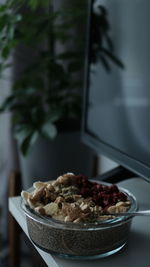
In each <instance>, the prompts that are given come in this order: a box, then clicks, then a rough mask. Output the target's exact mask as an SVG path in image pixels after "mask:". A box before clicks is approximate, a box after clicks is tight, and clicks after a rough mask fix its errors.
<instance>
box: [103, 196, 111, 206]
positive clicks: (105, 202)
mask: <svg viewBox="0 0 150 267" xmlns="http://www.w3.org/2000/svg"><path fill="white" fill-rule="evenodd" d="M102 203H103V207H106V206H108V205H109V204H110V196H109V195H105V197H103V200H102Z"/></svg>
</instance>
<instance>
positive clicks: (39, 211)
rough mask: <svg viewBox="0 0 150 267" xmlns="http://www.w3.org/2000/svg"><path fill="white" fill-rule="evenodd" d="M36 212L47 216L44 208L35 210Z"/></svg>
mask: <svg viewBox="0 0 150 267" xmlns="http://www.w3.org/2000/svg"><path fill="white" fill-rule="evenodd" d="M34 210H35V212H37V213H39V214H41V215H45V209H44V208H43V207H39V206H38V207H36V208H35V209H34Z"/></svg>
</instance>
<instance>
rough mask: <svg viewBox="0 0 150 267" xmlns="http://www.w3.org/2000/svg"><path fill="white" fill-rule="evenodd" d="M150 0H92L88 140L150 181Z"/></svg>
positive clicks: (86, 116)
mask: <svg viewBox="0 0 150 267" xmlns="http://www.w3.org/2000/svg"><path fill="white" fill-rule="evenodd" d="M149 10H150V1H149V0H144V1H143V0H133V1H130V0H95V1H89V23H88V42H87V43H88V51H87V55H88V57H87V58H86V68H85V69H86V73H85V99H84V100H85V101H84V108H85V110H84V116H83V141H84V142H85V143H87V144H88V145H90V146H91V147H92V148H94V149H95V150H97V151H98V153H100V154H104V155H106V156H107V157H109V158H110V159H113V160H114V161H116V162H117V163H119V164H121V165H122V166H124V167H126V168H127V169H129V170H131V171H133V172H135V173H137V174H138V175H140V176H142V177H145V178H146V179H147V180H149V181H150V28H149V23H150V17H149Z"/></svg>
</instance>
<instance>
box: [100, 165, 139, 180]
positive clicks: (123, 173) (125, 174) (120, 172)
mask: <svg viewBox="0 0 150 267" xmlns="http://www.w3.org/2000/svg"><path fill="white" fill-rule="evenodd" d="M133 177H137V175H136V174H135V173H133V172H131V171H129V170H127V169H126V168H124V167H122V166H118V167H116V168H114V169H112V170H110V171H108V172H105V173H104V174H102V175H98V176H97V177H96V179H98V180H101V181H105V182H108V183H112V184H113V183H118V182H120V181H123V180H126V179H129V178H133Z"/></svg>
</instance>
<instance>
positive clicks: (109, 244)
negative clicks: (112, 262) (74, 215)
mask: <svg viewBox="0 0 150 267" xmlns="http://www.w3.org/2000/svg"><path fill="white" fill-rule="evenodd" d="M92 181H95V180H92ZM96 182H97V183H101V184H103V185H110V184H108V183H104V182H101V181H96ZM118 188H119V190H120V191H121V192H124V193H125V194H127V195H128V199H129V200H130V202H131V207H130V209H129V211H136V210H137V201H136V198H135V197H134V196H133V195H132V194H131V193H130V192H129V191H128V190H126V189H123V188H121V187H118ZM33 190H34V188H33V187H32V188H30V189H29V190H27V191H28V192H32V191H33ZM21 207H22V209H23V212H24V213H25V215H26V221H27V228H28V232H29V236H30V238H31V240H32V241H33V242H34V244H35V245H36V246H38V247H39V248H41V249H42V250H44V251H46V252H49V253H51V254H55V255H58V256H61V257H65V258H74V259H96V258H103V257H106V256H109V255H111V254H114V253H116V252H118V251H119V250H120V249H121V248H123V247H124V246H125V244H126V243H127V240H128V235H129V233H130V228H131V223H132V219H133V216H131V215H129V216H119V217H114V218H111V219H107V220H103V221H101V222H98V223H72V222H61V221H57V220H55V219H51V218H50V219H47V218H46V217H43V216H41V215H39V214H36V213H35V212H34V211H32V210H31V209H30V208H29V207H28V206H26V205H25V203H24V201H23V200H22V201H21Z"/></svg>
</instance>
